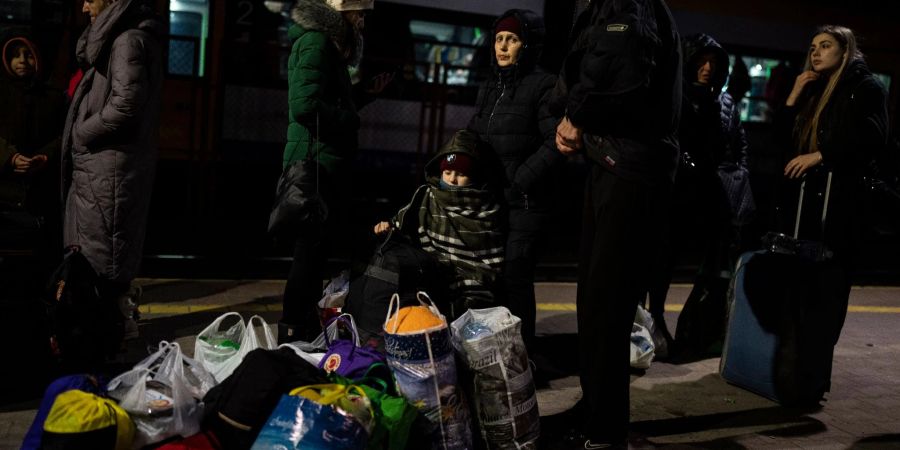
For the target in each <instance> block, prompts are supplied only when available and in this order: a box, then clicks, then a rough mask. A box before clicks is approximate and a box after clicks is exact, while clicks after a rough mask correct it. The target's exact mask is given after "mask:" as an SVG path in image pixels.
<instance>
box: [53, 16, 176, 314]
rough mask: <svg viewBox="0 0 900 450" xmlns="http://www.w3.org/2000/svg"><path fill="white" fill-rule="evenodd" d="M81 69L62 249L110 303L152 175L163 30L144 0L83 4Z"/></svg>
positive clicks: (136, 261)
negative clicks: (75, 250) (78, 257)
mask: <svg viewBox="0 0 900 450" xmlns="http://www.w3.org/2000/svg"><path fill="white" fill-rule="evenodd" d="M83 11H84V12H85V13H88V14H89V15H90V17H91V24H90V25H89V26H88V27H87V28H86V29H85V30H84V32H83V33H82V35H81V37H80V38H79V40H78V44H77V46H76V54H75V56H76V59H77V60H78V64H79V66H81V67H82V68H83V69H84V77H83V78H82V79H81V81H80V82H79V84H78V87H77V88H76V90H75V94H74V96H73V98H72V103H71V105H70V107H69V114H68V116H67V118H66V124H65V128H64V129H63V137H62V157H63V196H64V201H65V207H64V218H63V237H64V244H65V245H67V246H69V245H78V246H80V247H81V252H82V253H83V254H84V256H85V257H86V258H87V260H88V261H89V262H90V263H91V266H92V267H93V268H94V270H95V271H96V272H97V274H98V275H99V276H100V279H101V282H102V283H101V284H102V285H101V288H102V290H105V291H107V292H106V293H105V294H107V295H108V296H111V297H113V298H115V297H118V296H119V295H121V294H123V293H125V292H126V291H127V290H128V288H129V285H130V283H131V281H132V280H133V279H134V278H135V276H136V275H137V271H138V266H139V265H140V261H141V256H142V252H143V244H144V235H145V231H146V222H147V213H148V211H149V207H150V194H151V192H152V191H153V178H154V173H155V168H156V159H157V154H158V140H159V110H160V99H161V98H162V77H163V71H162V69H163V63H164V60H163V52H162V46H161V39H162V38H163V36H165V34H166V31H165V26H164V25H163V24H162V22H160V21H159V20H157V19H156V18H155V16H154V14H153V12H152V9H151V8H150V7H149V6H147V5H146V4H145V3H144V2H143V1H140V0H92V1H85V2H84V9H83Z"/></svg>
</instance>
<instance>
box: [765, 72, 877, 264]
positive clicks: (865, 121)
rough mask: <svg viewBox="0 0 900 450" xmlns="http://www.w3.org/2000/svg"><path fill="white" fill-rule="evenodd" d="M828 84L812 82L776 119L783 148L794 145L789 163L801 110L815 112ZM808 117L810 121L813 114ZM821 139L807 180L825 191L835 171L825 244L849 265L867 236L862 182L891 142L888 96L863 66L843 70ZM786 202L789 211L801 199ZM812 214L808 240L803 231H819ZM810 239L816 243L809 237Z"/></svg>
mask: <svg viewBox="0 0 900 450" xmlns="http://www.w3.org/2000/svg"><path fill="white" fill-rule="evenodd" d="M826 83H827V79H826V78H825V77H821V78H820V79H819V80H816V81H813V82H811V83H810V84H809V85H807V88H806V89H805V92H804V93H803V94H802V95H801V98H800V99H799V100H798V101H797V104H796V105H795V106H792V107H785V108H784V111H783V115H781V116H780V117H779V118H778V119H779V124H778V126H779V128H781V133H782V138H783V139H784V141H785V142H790V143H791V144H793V145H791V146H790V151H789V152H788V154H787V155H785V157H786V158H785V159H786V160H790V159H791V158H793V157H795V156H796V155H797V154H798V148H797V145H796V142H797V141H796V139H795V136H794V137H791V133H790V130H791V129H792V128H793V130H794V131H795V132H796V129H797V126H798V125H799V124H800V123H799V122H800V121H801V120H803V119H802V116H800V117H798V114H799V113H800V112H801V109H802V108H810V109H812V108H814V107H815V101H816V99H817V98H818V95H819V94H820V93H821V92H822V90H823V89H824V88H825V85H826ZM808 115H809V116H811V115H812V111H810V112H809V113H808ZM818 133H819V151H820V152H821V153H822V164H821V166H822V169H819V170H812V171H810V173H809V175H808V176H807V177H806V178H807V180H812V181H813V182H814V183H816V182H817V181H818V184H821V185H823V186H824V181H822V180H821V179H824V178H825V175H824V174H825V172H826V170H825V169H827V170H831V171H833V173H834V179H833V181H832V186H831V195H830V199H829V203H828V218H827V223H826V226H825V236H824V237H823V239H824V241H825V244H826V245H827V246H828V247H829V248H830V249H831V250H834V252H835V255H836V257H841V258H846V259H845V261H849V260H850V258H849V257H848V256H849V254H850V253H851V252H852V251H853V250H854V249H856V248H858V246H857V245H856V240H858V239H860V238H861V236H862V235H861V233H863V232H864V230H863V228H862V225H863V221H862V220H860V218H862V217H864V216H865V208H867V207H868V205H867V204H866V198H867V196H866V194H865V189H866V188H865V186H864V183H862V182H861V181H862V177H863V175H864V173H865V170H866V168H867V166H868V165H869V163H870V162H871V161H872V160H873V159H874V157H875V155H876V154H877V153H878V152H880V151H881V150H882V149H883V148H884V147H885V146H886V145H887V140H888V113H887V94H886V92H885V89H884V87H883V86H882V85H881V83H879V82H878V80H877V79H876V78H875V77H874V75H872V72H871V71H869V68H868V66H867V65H866V63H865V61H863V60H861V59H857V60H853V61H850V62H849V63H848V64H847V67H845V68H844V72H843V73H842V74H841V79H840V81H838V84H837V86H835V89H834V92H833V93H832V95H831V100H830V101H829V102H828V105H826V106H825V109H824V110H823V111H822V115H821V117H820V118H819V130H818ZM795 183H796V182H795ZM794 187H795V188H796V187H797V186H794ZM807 189H809V187H807ZM782 197H783V198H782V202H783V204H784V206H785V207H786V208H792V207H794V206H796V204H797V197H796V196H795V195H793V192H791V194H783V195H782ZM810 211H814V209H812V208H805V209H804V218H803V219H802V220H801V222H802V224H801V227H802V228H801V230H800V233H801V237H805V236H804V234H803V233H804V229H803V228H804V227H806V226H811V227H813V228H817V224H818V220H817V218H815V217H813V218H807V217H806V215H807V213H809V212H810ZM806 236H812V237H811V238H816V236H815V235H811V234H809V235H806Z"/></svg>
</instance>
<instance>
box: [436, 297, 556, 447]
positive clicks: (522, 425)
mask: <svg viewBox="0 0 900 450" xmlns="http://www.w3.org/2000/svg"><path fill="white" fill-rule="evenodd" d="M521 326H522V321H521V320H520V319H519V318H518V317H516V316H514V315H512V313H510V312H509V310H508V309H506V308H504V307H502V306H501V307H496V308H487V309H470V310H468V311H466V312H465V313H464V314H463V315H462V316H460V317H459V318H458V319H456V320H454V321H453V323H452V324H451V325H450V328H451V330H452V332H453V346H454V347H456V350H457V351H458V352H459V353H460V355H461V356H462V357H463V360H465V361H466V364H467V366H468V369H469V370H470V371H471V372H472V375H473V384H474V386H473V387H474V389H473V392H474V396H473V398H474V403H475V409H476V411H477V412H478V423H479V425H480V427H481V435H482V436H483V437H484V440H485V443H486V444H487V446H488V448H489V449H535V448H537V440H538V437H539V436H540V433H541V428H540V419H541V415H540V412H539V411H538V404H537V395H536V392H535V388H534V380H533V378H532V374H531V368H530V367H529V365H528V352H527V351H526V350H525V342H524V341H523V340H522V333H521Z"/></svg>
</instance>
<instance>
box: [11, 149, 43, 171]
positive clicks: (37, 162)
mask: <svg viewBox="0 0 900 450" xmlns="http://www.w3.org/2000/svg"><path fill="white" fill-rule="evenodd" d="M11 162H12V166H13V172H15V173H32V172H37V171H39V170H41V169H43V168H44V166H45V165H46V164H47V155H35V156H34V157H32V158H29V157H27V156H25V155H23V154H21V153H16V154H15V155H13V157H12V159H11Z"/></svg>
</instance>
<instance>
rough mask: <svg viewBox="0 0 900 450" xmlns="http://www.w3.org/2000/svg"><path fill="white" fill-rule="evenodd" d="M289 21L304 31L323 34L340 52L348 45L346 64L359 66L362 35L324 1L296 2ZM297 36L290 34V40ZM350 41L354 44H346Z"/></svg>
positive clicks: (305, 0) (307, 0)
mask: <svg viewBox="0 0 900 450" xmlns="http://www.w3.org/2000/svg"><path fill="white" fill-rule="evenodd" d="M291 19H292V20H293V21H294V23H296V24H297V25H298V26H299V27H300V28H302V29H303V30H305V31H318V32H320V33H323V34H325V35H326V36H328V38H329V39H331V42H334V45H336V46H337V47H338V49H339V50H341V51H343V50H344V49H346V48H347V45H348V44H350V45H353V49H352V50H351V54H350V56H349V58H348V61H347V64H348V65H351V66H356V65H359V63H360V61H361V60H362V48H363V38H362V33H359V32H358V31H356V30H354V29H353V27H352V26H351V25H350V24H349V23H347V21H345V20H344V17H343V16H342V15H341V13H340V11H337V10H336V9H334V8H332V7H331V6H328V4H327V3H325V0H297V4H296V5H295V6H294V8H293V9H291ZM299 34H302V33H299ZM299 34H298V35H293V33H291V36H290V38H291V39H296V38H297V37H299ZM350 39H353V40H354V42H348V41H349V40H350Z"/></svg>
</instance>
